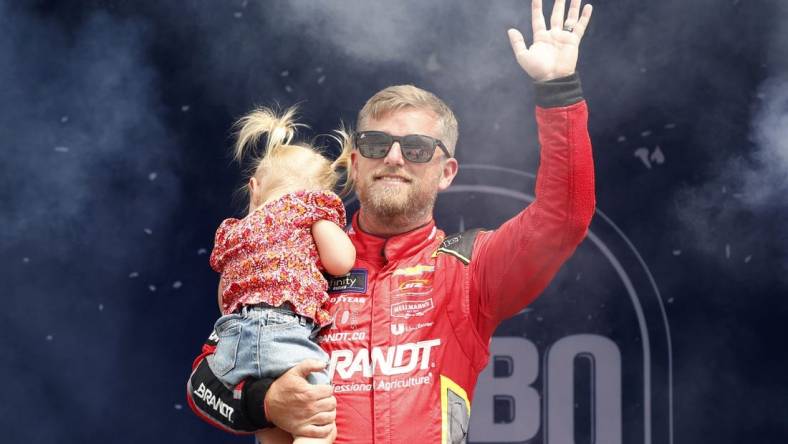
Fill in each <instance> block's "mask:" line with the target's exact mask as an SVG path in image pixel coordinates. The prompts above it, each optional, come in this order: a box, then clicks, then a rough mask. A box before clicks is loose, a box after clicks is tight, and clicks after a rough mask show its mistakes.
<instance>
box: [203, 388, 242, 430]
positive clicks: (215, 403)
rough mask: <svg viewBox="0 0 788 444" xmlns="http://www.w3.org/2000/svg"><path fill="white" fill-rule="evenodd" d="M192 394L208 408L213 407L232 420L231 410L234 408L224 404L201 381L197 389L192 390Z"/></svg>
mask: <svg viewBox="0 0 788 444" xmlns="http://www.w3.org/2000/svg"><path fill="white" fill-rule="evenodd" d="M194 394H195V395H196V396H197V397H198V398H200V399H202V400H203V401H204V402H205V403H206V404H208V406H209V407H210V408H212V409H214V410H215V411H217V412H219V414H220V415H222V416H224V417H225V418H227V421H229V422H233V412H234V410H235V409H233V408H232V407H230V406H229V405H227V404H225V403H224V401H222V400H221V398H219V397H218V396H216V395H214V394H213V392H211V390H210V389H208V388H207V387H205V385H204V384H203V383H200V386H199V387H197V390H195V391H194Z"/></svg>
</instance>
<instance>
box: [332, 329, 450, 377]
mask: <svg viewBox="0 0 788 444" xmlns="http://www.w3.org/2000/svg"><path fill="white" fill-rule="evenodd" d="M440 343H441V340H440V339H430V340H428V341H421V342H416V343H406V344H399V345H396V346H393V347H385V348H382V347H373V348H372V352H371V353H370V350H369V349H366V348H362V349H360V350H358V351H357V352H356V353H355V354H354V353H353V351H352V350H334V351H332V352H331V362H330V363H329V367H328V374H329V377H333V376H334V372H336V373H338V374H339V376H340V377H341V378H342V379H350V378H351V377H353V375H355V374H356V373H358V372H361V374H362V375H364V376H365V377H367V378H371V377H372V375H373V374H374V373H375V371H376V370H380V373H381V374H383V375H386V376H392V375H401V374H403V373H410V372H412V371H413V370H415V369H416V367H418V368H419V369H420V370H426V369H427V368H429V365H430V352H431V350H432V348H433V347H436V346H438V345H440Z"/></svg>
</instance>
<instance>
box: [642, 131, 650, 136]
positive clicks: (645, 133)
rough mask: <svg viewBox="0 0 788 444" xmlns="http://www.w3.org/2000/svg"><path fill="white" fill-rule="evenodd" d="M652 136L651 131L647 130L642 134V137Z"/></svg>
mask: <svg viewBox="0 0 788 444" xmlns="http://www.w3.org/2000/svg"><path fill="white" fill-rule="evenodd" d="M650 135H651V130H645V131H643V132H641V133H640V137H648V136H650Z"/></svg>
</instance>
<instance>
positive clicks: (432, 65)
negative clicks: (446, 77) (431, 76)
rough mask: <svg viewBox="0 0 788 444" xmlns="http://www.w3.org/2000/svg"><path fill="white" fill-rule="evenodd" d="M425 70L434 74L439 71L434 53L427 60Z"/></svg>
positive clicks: (439, 67) (439, 66) (438, 64)
mask: <svg viewBox="0 0 788 444" xmlns="http://www.w3.org/2000/svg"><path fill="white" fill-rule="evenodd" d="M426 68H427V71H428V72H436V71H440V70H441V64H440V63H439V62H438V55H437V54H435V53H434V52H433V53H432V54H430V56H429V57H428V58H427V65H426Z"/></svg>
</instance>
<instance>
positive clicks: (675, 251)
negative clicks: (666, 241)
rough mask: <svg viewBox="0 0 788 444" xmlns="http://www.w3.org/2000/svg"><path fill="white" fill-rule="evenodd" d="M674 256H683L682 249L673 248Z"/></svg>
mask: <svg viewBox="0 0 788 444" xmlns="http://www.w3.org/2000/svg"><path fill="white" fill-rule="evenodd" d="M673 256H681V250H673Z"/></svg>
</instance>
